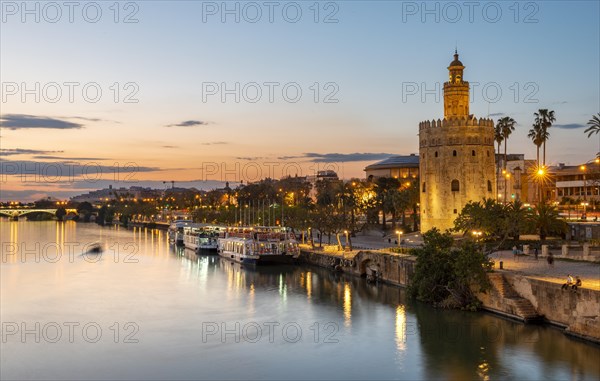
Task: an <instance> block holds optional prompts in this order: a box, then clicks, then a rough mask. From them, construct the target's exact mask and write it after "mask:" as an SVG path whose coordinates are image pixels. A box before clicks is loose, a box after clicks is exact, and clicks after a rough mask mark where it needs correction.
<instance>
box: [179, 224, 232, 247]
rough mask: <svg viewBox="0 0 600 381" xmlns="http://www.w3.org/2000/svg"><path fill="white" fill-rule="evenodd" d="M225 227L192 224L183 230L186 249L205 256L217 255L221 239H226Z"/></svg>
mask: <svg viewBox="0 0 600 381" xmlns="http://www.w3.org/2000/svg"><path fill="white" fill-rule="evenodd" d="M225 229H226V228H225V227H222V226H215V225H206V224H192V225H189V226H184V228H183V244H184V246H185V247H186V248H188V249H190V250H194V251H196V252H198V253H203V254H217V248H218V247H219V241H218V239H219V237H221V238H222V237H225Z"/></svg>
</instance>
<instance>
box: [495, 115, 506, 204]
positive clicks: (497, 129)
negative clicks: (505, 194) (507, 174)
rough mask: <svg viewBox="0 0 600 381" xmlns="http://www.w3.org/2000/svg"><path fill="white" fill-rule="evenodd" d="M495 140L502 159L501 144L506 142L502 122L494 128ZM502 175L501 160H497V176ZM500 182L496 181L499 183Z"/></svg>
mask: <svg viewBox="0 0 600 381" xmlns="http://www.w3.org/2000/svg"><path fill="white" fill-rule="evenodd" d="M494 140H495V141H496V143H498V157H500V144H502V141H503V140H504V136H503V135H502V126H501V125H500V120H498V123H496V127H494ZM499 173H500V160H496V174H499ZM497 181H498V180H496V182H497ZM497 191H498V184H497V183H496V193H498V192H497Z"/></svg>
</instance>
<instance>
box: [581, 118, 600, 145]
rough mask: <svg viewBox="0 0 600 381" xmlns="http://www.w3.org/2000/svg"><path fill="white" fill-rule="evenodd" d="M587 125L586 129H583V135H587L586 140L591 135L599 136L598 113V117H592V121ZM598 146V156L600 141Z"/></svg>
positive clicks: (599, 123)
mask: <svg viewBox="0 0 600 381" xmlns="http://www.w3.org/2000/svg"><path fill="white" fill-rule="evenodd" d="M587 124H588V125H589V127H588V128H586V129H585V131H584V133H586V134H588V139H589V138H590V137H591V136H592V135H593V134H596V135H599V136H600V134H599V133H600V112H599V113H598V115H594V116H592V119H590V120H589V121H588V122H587ZM598 144H599V146H598V151H599V153H598V155H600V141H599V143H598Z"/></svg>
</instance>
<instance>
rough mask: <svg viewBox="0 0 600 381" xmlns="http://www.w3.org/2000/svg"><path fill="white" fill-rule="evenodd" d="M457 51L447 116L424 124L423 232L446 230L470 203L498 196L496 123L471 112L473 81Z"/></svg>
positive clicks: (446, 98) (446, 103) (451, 70)
mask: <svg viewBox="0 0 600 381" xmlns="http://www.w3.org/2000/svg"><path fill="white" fill-rule="evenodd" d="M464 69H465V67H464V66H463V64H462V62H460V61H459V59H458V53H455V54H454V61H452V62H451V63H450V66H448V72H449V80H448V82H446V83H444V118H443V119H442V120H440V119H437V120H431V121H429V120H428V121H425V122H421V123H420V124H419V156H420V165H419V174H420V182H421V184H420V185H421V203H420V209H421V231H422V232H425V231H427V230H429V229H431V228H434V227H435V228H438V229H440V230H442V231H444V230H446V229H449V228H452V227H453V226H454V219H455V218H456V217H457V216H458V213H460V211H461V210H462V208H463V207H464V206H465V205H466V204H467V203H468V202H469V201H480V200H482V199H483V198H494V199H495V198H496V172H495V171H496V163H495V151H494V121H493V120H491V119H484V118H480V119H478V118H476V117H474V116H473V115H471V114H469V83H468V82H466V81H464V80H463V78H464V77H463V70H464Z"/></svg>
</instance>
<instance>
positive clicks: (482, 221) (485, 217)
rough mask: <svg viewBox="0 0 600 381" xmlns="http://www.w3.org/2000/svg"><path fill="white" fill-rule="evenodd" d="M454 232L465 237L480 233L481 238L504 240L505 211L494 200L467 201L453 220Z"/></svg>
mask: <svg viewBox="0 0 600 381" xmlns="http://www.w3.org/2000/svg"><path fill="white" fill-rule="evenodd" d="M452 230H453V231H455V232H462V233H463V235H465V236H467V235H469V234H470V233H471V232H474V231H480V232H481V233H482V236H483V238H486V239H487V238H494V237H497V238H505V237H506V235H507V233H506V231H507V229H506V209H505V207H504V206H503V205H502V204H500V203H499V202H497V201H496V200H494V199H491V198H486V199H483V201H469V202H468V203H467V204H466V205H465V206H464V207H463V209H462V210H461V212H460V213H459V215H458V217H456V219H455V220H454V228H453V229H452Z"/></svg>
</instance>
